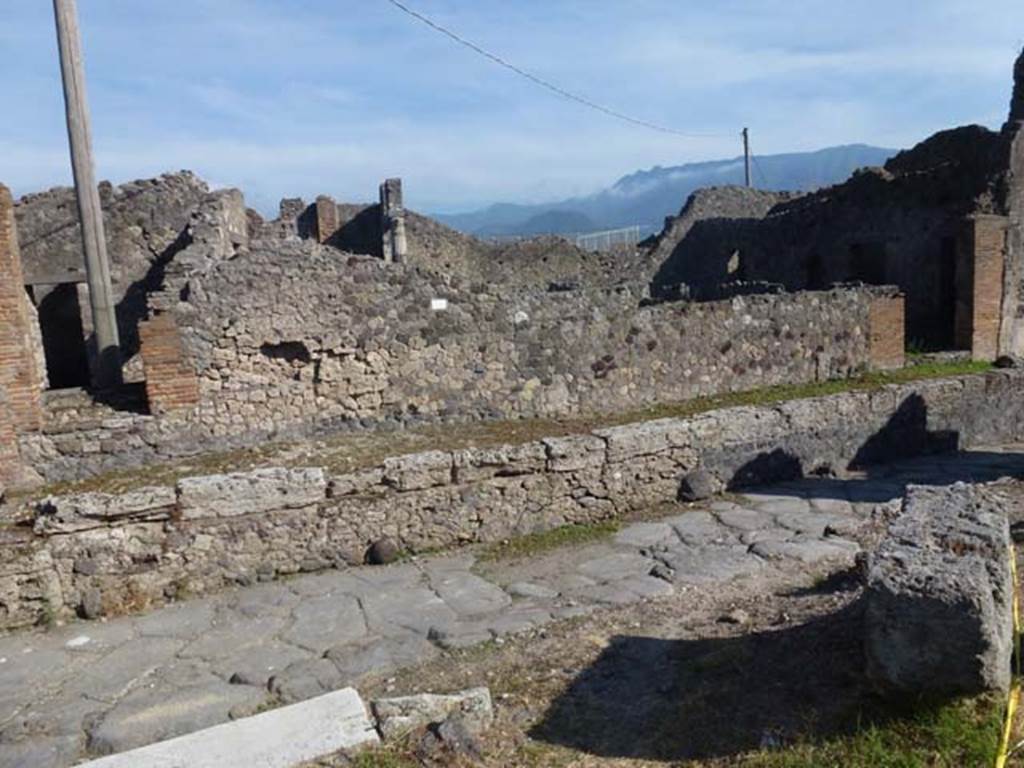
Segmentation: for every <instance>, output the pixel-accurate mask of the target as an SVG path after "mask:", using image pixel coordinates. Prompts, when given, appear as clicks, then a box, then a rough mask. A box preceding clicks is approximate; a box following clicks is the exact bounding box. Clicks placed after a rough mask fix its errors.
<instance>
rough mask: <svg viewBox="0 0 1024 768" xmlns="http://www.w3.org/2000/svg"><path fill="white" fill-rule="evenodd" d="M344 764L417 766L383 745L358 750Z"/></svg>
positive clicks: (382, 767)
mask: <svg viewBox="0 0 1024 768" xmlns="http://www.w3.org/2000/svg"><path fill="white" fill-rule="evenodd" d="M346 765H348V766H350V768H418V766H419V763H418V762H416V761H415V760H413V759H412V758H410V757H406V756H405V755H403V754H400V753H398V752H396V751H393V750H391V749H388V748H386V747H385V748H380V749H369V750H366V751H364V752H360V753H359V754H357V755H356V756H355V757H353V758H351V760H350V762H348V763H346Z"/></svg>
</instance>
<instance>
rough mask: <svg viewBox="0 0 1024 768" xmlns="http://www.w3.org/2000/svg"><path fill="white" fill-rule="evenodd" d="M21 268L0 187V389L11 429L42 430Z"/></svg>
mask: <svg viewBox="0 0 1024 768" xmlns="http://www.w3.org/2000/svg"><path fill="white" fill-rule="evenodd" d="M24 283H25V279H24V276H23V274H22V268H21V252H20V251H19V249H18V233H17V230H16V229H15V226H14V200H13V199H12V198H11V193H10V190H8V189H7V187H5V186H3V185H2V184H0V389H3V390H5V392H6V394H7V404H8V408H9V409H10V414H11V420H12V422H13V424H14V428H15V429H16V430H17V431H19V432H21V431H34V430H38V429H40V428H41V427H42V424H43V408H42V389H43V385H42V381H41V380H40V378H39V370H38V366H37V360H36V356H35V353H34V350H33V334H32V318H31V317H30V315H29V312H32V311H34V310H33V308H32V307H31V306H29V301H28V294H26V293H25V284H24Z"/></svg>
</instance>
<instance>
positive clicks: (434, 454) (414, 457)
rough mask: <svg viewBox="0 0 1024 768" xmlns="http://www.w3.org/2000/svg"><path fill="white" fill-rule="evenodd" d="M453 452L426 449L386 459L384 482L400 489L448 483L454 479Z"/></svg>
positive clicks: (409, 489) (431, 486) (408, 489)
mask: <svg viewBox="0 0 1024 768" xmlns="http://www.w3.org/2000/svg"><path fill="white" fill-rule="evenodd" d="M452 462H453V458H452V454H450V453H448V452H446V451H425V452H423V453H412V454H409V455H407V456H396V457H394V458H388V459H385V460H384V482H385V483H387V484H388V485H391V486H393V487H395V488H397V489H398V490H400V491H415V490H419V489H422V488H433V487H435V486H439V485H448V484H449V483H451V481H452Z"/></svg>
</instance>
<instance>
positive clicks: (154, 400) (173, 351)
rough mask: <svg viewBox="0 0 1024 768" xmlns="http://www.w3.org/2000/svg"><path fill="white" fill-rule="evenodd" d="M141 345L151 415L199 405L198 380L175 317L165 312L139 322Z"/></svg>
mask: <svg viewBox="0 0 1024 768" xmlns="http://www.w3.org/2000/svg"><path fill="white" fill-rule="evenodd" d="M139 343H140V349H139V352H140V354H141V355H142V367H143V370H144V371H145V373H146V399H147V400H148V402H149V411H150V413H154V414H161V413H170V412H172V411H177V410H181V409H185V408H191V407H192V406H194V405H196V404H197V403H198V402H199V377H198V376H196V372H195V370H194V369H193V368H192V366H191V365H190V364H189V361H188V360H187V359H186V358H185V350H184V347H183V346H182V344H181V333H180V332H179V331H178V325H177V323H175V322H174V316H173V315H172V314H170V313H169V312H164V313H162V314H159V315H156V316H155V317H153V318H151V319H149V320H146V321H145V322H143V323H140V324H139Z"/></svg>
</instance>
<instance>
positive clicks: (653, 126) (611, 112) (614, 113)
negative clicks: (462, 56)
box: [387, 0, 731, 139]
mask: <svg viewBox="0 0 1024 768" xmlns="http://www.w3.org/2000/svg"><path fill="white" fill-rule="evenodd" d="M387 2H389V3H391V5H393V6H395V8H397V9H399V10H400V11H402V12H403V13H406V14H408V15H409V16H412V17H413V18H414V19H417V20H418V21H421V22H422V23H424V24H426V25H427V26H428V27H430V28H431V29H433V30H435V31H436V32H440V33H441V34H442V35H444V36H445V37H448V38H450V39H451V40H454V41H455V42H456V43H458V44H459V45H462V46H465V47H466V48H469V49H470V50H471V51H473V52H474V53H477V54H479V55H481V56H483V57H484V58H485V59H489V60H490V61H491V62H493V63H495V64H497V65H498V66H500V67H504V68H505V69H508V70H511V71H512V72H515V73H516V74H517V75H519V76H520V77H525V78H526V79H527V80H529V81H530V82H532V83H534V84H535V85H539V86H540V87H541V88H546V89H547V90H549V91H551V92H552V93H556V94H558V95H559V96H561V97H562V98H564V99H568V100H569V101H574V102H576V103H577V104H582V105H583V106H585V107H589V108H590V109H593V110H596V111H598V112H602V113H604V114H605V115H608V116H610V117H614V118H617V119H618V120H623V121H625V122H627V123H632V124H633V125H638V126H640V127H642V128H649V129H650V130H652V131H658V132H660V133H670V134H673V135H675V136H685V137H687V138H691V139H720V138H731V135H730V136H727V135H726V134H721V133H693V132H690V131H680V130H676V129H675V128H669V127H667V126H664V125H658V124H657V123H652V122H649V121H647V120H642V119H640V118H636V117H630V116H629V115H627V114H624V113H622V112H619V111H618V110H615V109H612V108H611V107H606V106H604V105H603V104H598V103H597V102H596V101H591V100H590V99H588V98H586V97H585V96H580V95H579V94H576V93H572V92H571V91H567V90H565V89H564V88H562V87H560V86H558V85H555V84H554V83H552V82H549V81H548V80H544V79H543V78H540V77H537V76H536V75H534V74H531V73H530V72H527V71H526V70H524V69H522V68H520V67H517V66H516V65H515V64H512V63H510V62H508V61H506V60H505V59H503V58H501V57H500V56H498V55H496V54H493V53H491V52H490V51H487V50H485V49H483V48H481V47H480V46H479V45H477V44H476V43H474V42H472V41H470V40H467V39H465V38H464V37H461V36H460V35H458V34H456V33H455V32H452V31H451V30H450V29H448V28H446V27H443V26H441V25H440V24H438V23H437V22H435V21H432V20H431V19H428V18H427V17H426V16H424V15H423V14H421V13H418V12H417V11H414V10H413V9H412V8H410V7H409V6H407V5H405V4H404V3H402V2H400V1H399V0H387Z"/></svg>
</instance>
